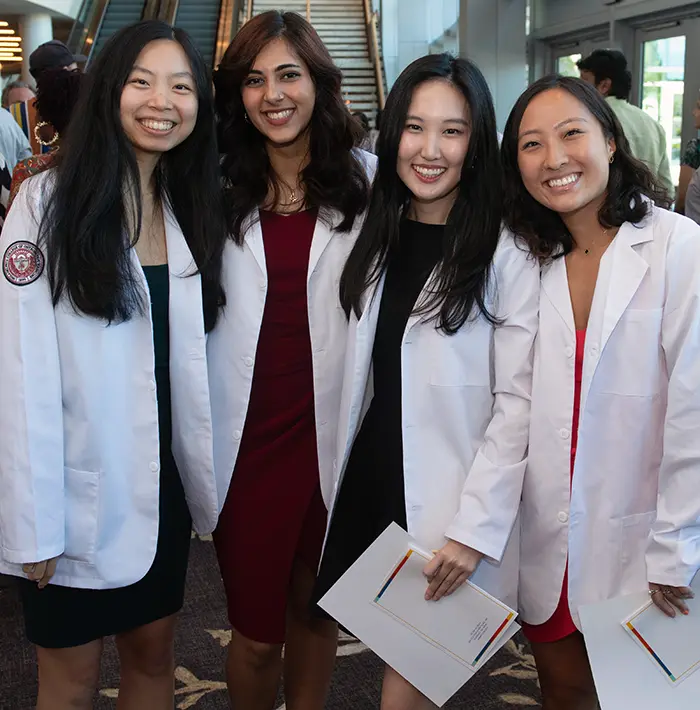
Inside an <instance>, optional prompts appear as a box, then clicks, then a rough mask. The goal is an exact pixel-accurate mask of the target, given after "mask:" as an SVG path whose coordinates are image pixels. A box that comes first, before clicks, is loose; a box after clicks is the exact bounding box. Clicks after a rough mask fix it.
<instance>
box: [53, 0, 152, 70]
mask: <svg viewBox="0 0 700 710" xmlns="http://www.w3.org/2000/svg"><path fill="white" fill-rule="evenodd" d="M157 6H158V0H83V2H82V4H81V6H80V10H79V11H78V15H77V17H76V20H75V23H74V24H73V28H72V29H71V33H70V36H69V37H68V42H67V44H68V47H69V49H70V50H71V51H72V52H73V53H74V54H83V55H85V56H86V57H87V58H88V63H90V62H92V61H94V60H95V57H96V56H97V55H98V54H99V52H100V50H101V49H102V47H103V46H104V44H105V42H106V41H107V40H108V39H109V38H110V37H111V36H112V35H113V34H114V33H115V32H117V31H118V30H120V29H121V28H122V27H125V26H126V25H131V24H133V23H134V22H138V21H139V20H141V19H144V18H146V17H152V16H154V14H153V9H154V7H156V8H157Z"/></svg>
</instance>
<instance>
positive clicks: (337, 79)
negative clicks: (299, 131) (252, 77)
mask: <svg viewBox="0 0 700 710" xmlns="http://www.w3.org/2000/svg"><path fill="white" fill-rule="evenodd" d="M280 37H281V38H283V39H284V40H285V41H286V42H288V43H289V46H290V47H291V49H292V50H293V51H294V52H295V53H296V54H297V55H298V56H299V57H300V59H301V60H302V61H303V62H304V64H306V66H307V68H308V70H309V72H310V74H311V78H312V80H313V82H314V86H315V88H316V104H315V106H314V110H313V114H312V117H311V125H310V152H311V154H310V156H309V163H308V165H307V167H306V168H304V170H303V172H302V175H301V176H300V178H301V182H303V184H304V188H305V192H306V202H305V207H307V208H310V207H324V208H329V209H332V210H334V211H335V212H337V213H340V215H341V216H342V220H341V222H340V223H339V224H338V225H334V226H335V228H336V229H338V230H339V231H341V232H347V231H349V230H350V229H351V228H352V225H353V223H354V222H355V219H356V217H357V216H358V215H359V214H360V213H361V212H363V211H364V210H365V208H366V207H367V204H368V201H369V182H368V179H367V177H366V173H365V169H364V167H363V165H362V164H361V161H360V158H359V156H358V154H357V153H356V151H354V150H353V146H355V144H356V142H357V140H358V130H359V129H358V127H357V125H356V123H355V121H353V119H352V116H351V115H350V113H349V111H348V110H347V108H346V106H345V102H344V101H343V96H342V93H341V89H340V85H341V81H342V73H341V71H340V69H338V67H337V66H336V65H335V64H334V63H333V60H332V59H331V55H330V53H329V52H328V49H327V48H326V46H325V45H324V44H323V42H322V41H321V38H320V37H319V36H318V34H317V33H316V30H314V28H313V27H312V26H311V25H310V24H309V23H308V22H307V21H306V20H305V19H304V18H303V17H301V16H300V15H297V14H296V13H294V12H278V11H276V10H271V11H269V12H264V13H262V14H261V15H258V16H256V17H254V18H253V19H252V20H250V22H247V23H246V24H245V25H244V26H243V27H242V28H241V30H240V32H239V33H238V34H237V35H236V37H235V38H234V40H233V42H231V44H230V46H229V47H228V49H227V50H226V53H225V54H224V58H223V60H222V61H221V64H220V65H219V68H218V69H217V70H216V72H215V73H214V86H215V89H216V108H217V114H218V131H219V150H220V152H221V154H222V169H223V176H224V195H225V198H226V203H227V205H226V206H227V214H228V222H229V229H230V232H231V236H232V237H233V239H234V241H235V242H236V243H238V244H240V243H241V242H242V241H243V225H244V223H245V221H246V219H247V217H248V215H249V214H250V213H251V212H252V211H253V210H254V209H255V208H256V207H259V206H260V205H261V204H263V202H264V201H265V198H266V196H267V194H268V191H269V189H270V187H272V188H273V190H275V189H276V187H277V186H276V181H275V178H274V175H273V172H272V169H271V167H270V160H269V158H268V155H267V149H266V145H265V136H263V135H262V134H261V133H260V132H259V131H258V130H257V129H256V128H255V127H254V126H253V125H252V124H251V123H249V122H248V121H246V119H245V107H244V105H243V99H242V95H241V89H242V86H243V82H244V80H245V79H246V77H247V76H248V73H249V72H250V69H251V67H252V66H253V63H254V62H255V58H256V57H257V56H258V54H259V53H260V52H261V51H262V50H263V48H264V47H265V46H266V45H267V44H268V43H269V42H271V41H272V40H274V39H277V38H280Z"/></svg>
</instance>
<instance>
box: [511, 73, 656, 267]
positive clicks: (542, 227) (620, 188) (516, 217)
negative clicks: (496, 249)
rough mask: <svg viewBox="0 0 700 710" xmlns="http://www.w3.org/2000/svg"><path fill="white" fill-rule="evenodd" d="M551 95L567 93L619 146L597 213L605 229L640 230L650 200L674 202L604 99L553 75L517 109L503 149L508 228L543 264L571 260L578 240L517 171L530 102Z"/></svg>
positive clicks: (587, 87)
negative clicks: (632, 146)
mask: <svg viewBox="0 0 700 710" xmlns="http://www.w3.org/2000/svg"><path fill="white" fill-rule="evenodd" d="M551 89H562V90H564V91H568V92H569V93H570V94H571V95H572V96H573V97H574V98H576V99H578V100H579V101H580V102H581V103H582V104H583V105H584V106H585V107H586V108H587V109H588V110H589V111H590V112H591V114H593V116H594V117H595V119H596V120H597V121H598V123H599V124H600V126H601V128H602V129H603V134H604V135H605V138H606V139H607V140H610V139H612V140H614V141H615V146H616V148H615V159H614V160H613V162H612V164H611V165H610V177H609V178H608V190H607V194H606V196H605V200H604V202H603V205H602V206H601V208H600V211H599V213H598V220H599V221H600V224H601V225H602V226H603V227H605V228H611V227H619V226H621V225H622V224H623V223H624V222H632V223H633V224H638V223H639V222H641V221H642V220H643V219H644V217H646V215H647V213H648V212H649V202H648V201H647V200H645V199H644V198H645V197H647V198H649V199H651V200H652V201H654V202H656V203H657V204H660V205H662V206H669V205H670V199H669V197H668V195H667V193H666V191H665V190H664V188H663V187H661V185H660V184H659V182H658V181H657V179H656V178H655V177H654V175H653V174H652V173H651V171H650V170H649V168H647V166H646V165H645V164H644V163H642V162H641V161H640V160H637V159H635V158H633V157H632V152H631V150H630V146H629V142H628V141H627V138H626V137H625V132H624V130H623V129H622V126H621V125H620V122H619V121H618V119H617V116H616V115H615V113H614V111H613V110H612V109H611V108H610V106H609V105H608V103H607V101H605V99H604V98H603V97H602V96H601V95H600V93H599V92H598V91H597V90H596V89H595V88H594V87H592V86H591V85H590V84H587V83H586V82H585V81H582V80H581V79H575V78H572V77H566V76H559V75H552V76H546V77H543V78H542V79H539V80H538V81H536V82H535V83H534V84H532V85H531V86H530V87H529V88H528V89H527V90H526V91H525V92H524V93H523V94H522V96H520V98H519V99H518V100H517V102H516V103H515V106H514V107H513V110H512V112H511V114H510V116H509V118H508V122H507V123H506V128H505V132H504V134H503V142H502V143H501V163H502V167H503V171H502V174H503V181H504V187H503V191H504V220H505V222H506V224H507V225H508V227H509V228H510V229H511V230H512V231H513V232H514V233H515V234H518V235H520V236H521V237H522V238H523V239H525V240H526V241H527V243H528V246H529V248H530V251H531V252H532V254H533V255H535V256H536V257H538V258H539V259H541V260H547V259H549V258H551V257H555V256H564V255H565V254H568V253H569V252H570V251H571V250H572V249H573V246H574V240H573V237H572V236H571V234H570V232H569V230H568V229H567V228H566V225H565V224H564V222H563V220H562V218H561V217H560V216H559V215H558V214H557V213H556V212H554V211H553V210H550V209H549V208H548V207H545V206H544V205H542V204H540V203H539V202H538V201H537V200H536V199H535V198H534V197H532V195H530V193H529V192H528V191H527V188H526V187H525V185H524V184H523V180H522V177H521V175H520V168H519V167H518V134H519V133H520V124H521V123H522V120H523V115H524V114H525V111H526V109H527V107H528V106H529V105H530V102H531V101H532V100H533V99H534V98H535V97H536V96H538V95H539V94H541V93H543V92H544V91H550V90H551Z"/></svg>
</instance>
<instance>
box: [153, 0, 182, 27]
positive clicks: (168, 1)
mask: <svg viewBox="0 0 700 710" xmlns="http://www.w3.org/2000/svg"><path fill="white" fill-rule="evenodd" d="M179 8H180V0H161V2H160V11H159V12H158V19H159V20H163V22H167V23H168V24H169V25H174V24H175V21H176V19H177V11H178V9H179Z"/></svg>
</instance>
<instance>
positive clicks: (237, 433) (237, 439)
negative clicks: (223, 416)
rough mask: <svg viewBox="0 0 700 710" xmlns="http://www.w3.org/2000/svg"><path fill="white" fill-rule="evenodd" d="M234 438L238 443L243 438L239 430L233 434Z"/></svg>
mask: <svg viewBox="0 0 700 710" xmlns="http://www.w3.org/2000/svg"><path fill="white" fill-rule="evenodd" d="M233 438H234V439H235V440H236V441H239V440H240V438H241V432H240V431H238V430H236V431H234V432H233Z"/></svg>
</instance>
